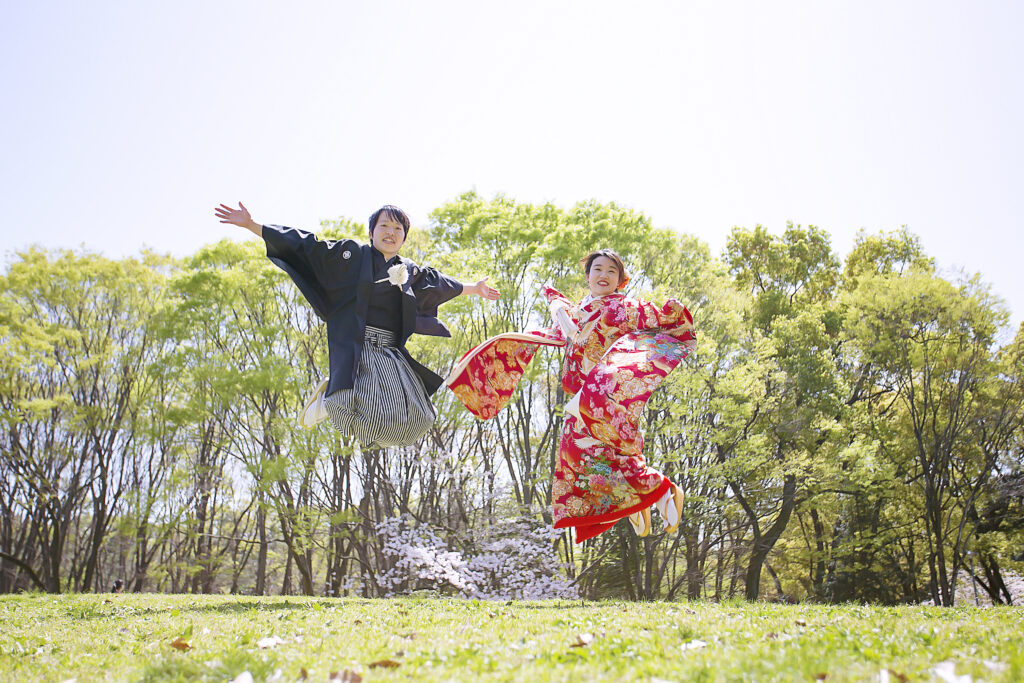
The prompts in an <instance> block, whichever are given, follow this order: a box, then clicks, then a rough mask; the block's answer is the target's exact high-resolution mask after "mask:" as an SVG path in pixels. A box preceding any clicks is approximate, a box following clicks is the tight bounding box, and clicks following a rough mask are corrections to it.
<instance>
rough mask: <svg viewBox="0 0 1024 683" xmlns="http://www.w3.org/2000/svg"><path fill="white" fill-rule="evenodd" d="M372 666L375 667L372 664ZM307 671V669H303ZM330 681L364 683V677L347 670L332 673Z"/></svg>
mask: <svg viewBox="0 0 1024 683" xmlns="http://www.w3.org/2000/svg"><path fill="white" fill-rule="evenodd" d="M370 666H373V665H372V664H371V665H370ZM303 671H305V669H303ZM328 680H331V681H341V683H362V680H363V677H362V676H360V675H359V674H357V673H356V672H355V671H352V670H350V669H345V670H344V671H342V672H341V673H338V672H337V671H332V672H331V676H330V678H329V679H328Z"/></svg>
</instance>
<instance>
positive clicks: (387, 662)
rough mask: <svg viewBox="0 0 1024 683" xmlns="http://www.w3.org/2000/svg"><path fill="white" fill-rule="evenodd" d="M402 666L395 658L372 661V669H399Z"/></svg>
mask: <svg viewBox="0 0 1024 683" xmlns="http://www.w3.org/2000/svg"><path fill="white" fill-rule="evenodd" d="M400 666H402V663H401V662H396V661H395V660H393V659H381V660H380V661H376V662H370V668H371V669H397V668H398V667H400Z"/></svg>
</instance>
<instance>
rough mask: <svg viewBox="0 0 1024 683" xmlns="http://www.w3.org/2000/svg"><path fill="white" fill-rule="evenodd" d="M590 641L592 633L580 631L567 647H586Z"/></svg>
mask: <svg viewBox="0 0 1024 683" xmlns="http://www.w3.org/2000/svg"><path fill="white" fill-rule="evenodd" d="M592 642H594V634H593V633H580V634H579V635H577V636H576V642H575V643H573V644H572V645H570V646H569V647H587V646H588V645H590V644H591V643H592Z"/></svg>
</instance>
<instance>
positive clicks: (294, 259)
mask: <svg viewBox="0 0 1024 683" xmlns="http://www.w3.org/2000/svg"><path fill="white" fill-rule="evenodd" d="M263 241H264V242H266V245H267V258H269V259H270V260H271V262H272V263H274V265H276V266H277V267H279V268H280V269H281V270H283V271H284V272H286V273H288V276H289V277H290V278H291V279H292V281H294V282H295V284H296V286H297V287H298V288H299V291H301V292H302V295H303V296H304V297H305V298H306V300H307V301H308V302H309V304H310V305H311V306H312V307H313V310H314V311H316V314H317V315H318V316H320V318H321V319H322V320H327V318H328V316H329V315H330V313H331V311H332V310H333V309H334V308H335V306H336V305H337V303H338V296H339V291H340V290H342V289H344V288H345V287H346V286H347V285H355V281H356V279H357V278H358V273H359V270H358V267H357V264H358V263H359V262H360V258H359V255H360V251H359V247H360V245H359V243H358V242H355V241H353V240H341V241H333V240H319V239H317V238H316V235H314V234H313V233H311V232H306V231H305V230H296V229H295V228H288V227H284V226H281V225H264V226H263Z"/></svg>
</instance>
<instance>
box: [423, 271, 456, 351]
mask: <svg viewBox="0 0 1024 683" xmlns="http://www.w3.org/2000/svg"><path fill="white" fill-rule="evenodd" d="M412 291H413V294H414V295H415V296H416V333H417V334H426V335H432V336H437V337H450V336H451V333H450V332H448V328H446V327H445V326H444V324H443V323H441V321H439V320H438V319H437V309H438V307H439V306H440V305H441V304H443V303H445V302H448V301H451V300H452V299H454V298H455V297H457V296H459V295H460V294H462V283H461V282H459V281H458V280H455V279H452V278H450V277H448V276H447V275H445V274H444V273H442V272H441V271H439V270H437V269H436V268H431V267H429V266H427V267H419V266H416V271H415V274H414V276H413V282H412Z"/></svg>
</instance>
